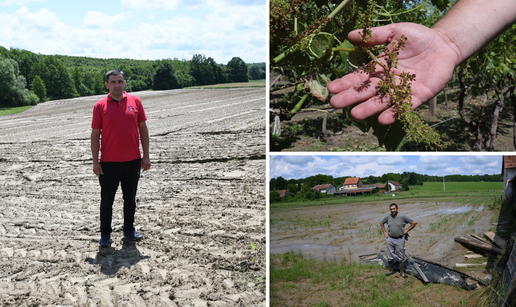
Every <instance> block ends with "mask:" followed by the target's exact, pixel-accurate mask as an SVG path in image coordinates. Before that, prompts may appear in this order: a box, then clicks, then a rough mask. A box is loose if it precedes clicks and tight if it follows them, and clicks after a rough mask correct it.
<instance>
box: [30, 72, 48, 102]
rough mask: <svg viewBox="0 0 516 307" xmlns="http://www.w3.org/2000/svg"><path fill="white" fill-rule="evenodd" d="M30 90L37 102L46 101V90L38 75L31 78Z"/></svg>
mask: <svg viewBox="0 0 516 307" xmlns="http://www.w3.org/2000/svg"><path fill="white" fill-rule="evenodd" d="M31 88H32V91H33V92H34V94H36V96H38V98H39V101H45V100H46V99H47V88H46V87H45V83H43V80H41V78H40V77H39V76H38V75H36V76H34V77H33V80H32V85H31Z"/></svg>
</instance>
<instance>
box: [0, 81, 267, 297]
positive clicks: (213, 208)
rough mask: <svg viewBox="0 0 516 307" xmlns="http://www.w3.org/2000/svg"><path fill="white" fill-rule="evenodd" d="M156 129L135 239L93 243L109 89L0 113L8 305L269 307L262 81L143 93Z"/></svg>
mask: <svg viewBox="0 0 516 307" xmlns="http://www.w3.org/2000/svg"><path fill="white" fill-rule="evenodd" d="M135 94H136V95H137V96H140V97H141V98H142V101H143V104H144V107H145V110H146V113H147V117H148V121H147V126H148V127H149V132H150V147H151V162H152V168H151V169H150V170H149V171H147V172H145V173H142V176H141V179H140V183H139V189H138V194H137V210H136V217H135V219H136V220H135V226H136V227H137V229H138V231H139V232H141V233H142V234H143V235H144V239H143V240H142V241H140V242H137V243H136V244H134V243H131V242H124V241H123V240H122V237H123V235H122V230H121V225H122V223H123V219H122V214H123V213H122V197H121V192H120V190H119V191H118V194H117V197H116V199H115V204H114V209H113V211H114V212H113V228H114V232H113V233H112V236H111V239H112V244H111V248H107V249H100V248H99V247H98V240H99V238H100V233H99V232H98V230H99V217H98V216H99V203H100V186H99V183H98V179H97V177H96V176H95V175H94V174H93V172H92V160H91V152H90V141H89V137H90V132H91V129H90V127H91V115H92V110H93V105H94V104H95V102H96V101H98V100H99V99H100V98H101V96H95V97H86V98H77V99H69V100H60V101H50V102H46V103H42V104H40V105H38V106H36V107H34V108H32V109H30V110H28V111H26V112H24V113H20V114H16V115H11V116H6V117H2V121H1V122H0V129H1V131H2V133H1V134H0V196H1V199H2V201H1V202H0V260H1V262H0V305H1V306H40V305H41V306H54V305H59V306H235V305H237V306H238V305H241V306H255V305H256V306H257V305H263V304H264V302H265V276H266V268H265V249H266V247H265V246H266V233H265V119H264V116H265V90H264V89H263V88H262V89H223V90H174V91H160V92H139V93H135Z"/></svg>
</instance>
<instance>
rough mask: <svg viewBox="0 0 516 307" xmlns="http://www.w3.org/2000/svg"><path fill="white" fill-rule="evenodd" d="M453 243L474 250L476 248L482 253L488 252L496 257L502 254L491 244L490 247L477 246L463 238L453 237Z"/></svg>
mask: <svg viewBox="0 0 516 307" xmlns="http://www.w3.org/2000/svg"><path fill="white" fill-rule="evenodd" d="M454 240H455V241H457V242H459V243H462V244H464V245H466V246H468V247H475V248H478V249H480V250H482V251H485V252H489V253H494V254H498V255H501V254H502V253H503V252H502V250H501V249H500V248H498V247H496V246H494V245H493V244H491V245H486V244H479V243H477V242H474V241H471V240H469V239H466V238H464V237H460V238H458V237H455V238H454Z"/></svg>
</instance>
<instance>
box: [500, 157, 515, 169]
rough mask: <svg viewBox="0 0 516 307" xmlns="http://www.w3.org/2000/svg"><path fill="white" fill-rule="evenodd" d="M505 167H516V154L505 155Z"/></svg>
mask: <svg viewBox="0 0 516 307" xmlns="http://www.w3.org/2000/svg"><path fill="white" fill-rule="evenodd" d="M503 168H516V156H503Z"/></svg>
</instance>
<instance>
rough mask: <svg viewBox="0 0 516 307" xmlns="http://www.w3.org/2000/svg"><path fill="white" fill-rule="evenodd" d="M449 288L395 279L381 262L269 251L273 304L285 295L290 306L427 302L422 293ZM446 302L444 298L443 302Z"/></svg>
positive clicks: (411, 303) (279, 302)
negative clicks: (309, 301) (357, 261)
mask: <svg viewBox="0 0 516 307" xmlns="http://www.w3.org/2000/svg"><path fill="white" fill-rule="evenodd" d="M294 285H295V286H294ZM448 289H449V288H446V287H442V286H441V285H437V284H430V285H426V286H424V287H423V288H422V287H420V286H419V285H417V283H416V284H415V283H413V282H411V281H404V280H401V281H400V280H398V281H396V279H395V278H392V277H387V276H385V269H384V268H382V267H381V266H379V265H372V264H361V263H350V264H347V263H345V262H341V263H338V262H336V261H332V260H323V261H316V260H314V259H306V258H304V257H303V255H302V254H301V253H300V252H298V253H295V252H292V251H291V252H288V253H285V254H271V255H270V305H271V306H284V305H285V299H287V300H288V302H289V303H288V305H290V306H297V305H306V301H303V299H308V300H311V301H313V300H314V299H317V300H318V301H319V302H318V303H317V304H316V305H312V306H341V305H345V306H364V307H367V306H375V307H377V306H386V307H387V306H400V307H402V306H427V304H421V302H420V296H421V295H428V294H429V293H438V294H439V293H441V292H442V291H444V290H448ZM421 293H423V294H421ZM307 296H310V297H307ZM459 299H460V298H459ZM312 304H313V303H312ZM447 304H449V302H445V301H444V298H443V305H447Z"/></svg>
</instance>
